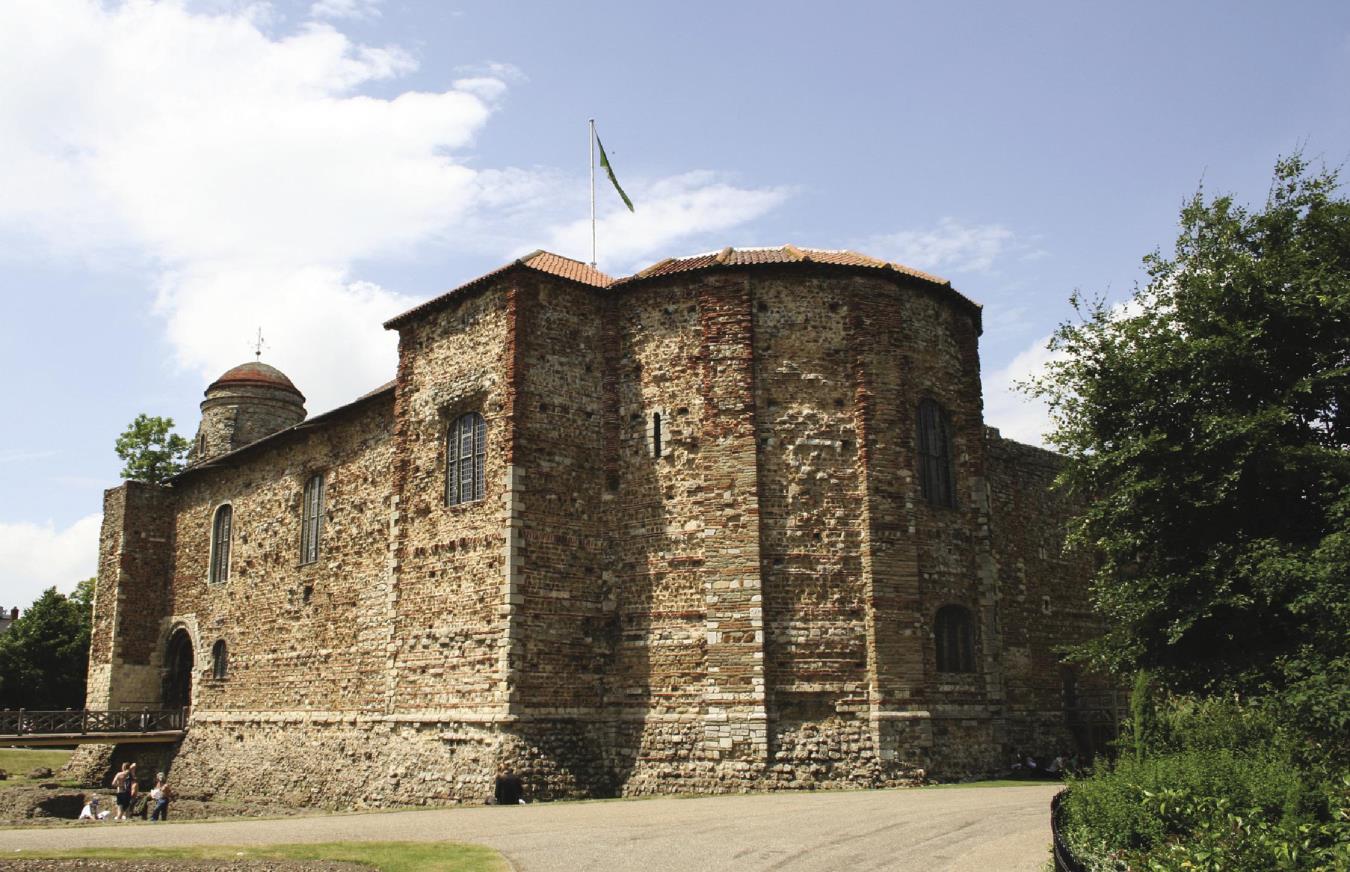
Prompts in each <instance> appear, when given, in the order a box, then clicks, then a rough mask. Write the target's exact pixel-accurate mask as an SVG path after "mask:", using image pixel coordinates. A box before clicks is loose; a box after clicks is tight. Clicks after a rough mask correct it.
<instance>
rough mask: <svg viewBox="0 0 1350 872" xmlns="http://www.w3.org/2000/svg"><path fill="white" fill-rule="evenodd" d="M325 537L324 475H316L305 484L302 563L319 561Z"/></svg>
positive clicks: (301, 522) (301, 539) (301, 510)
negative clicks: (321, 541)
mask: <svg viewBox="0 0 1350 872" xmlns="http://www.w3.org/2000/svg"><path fill="white" fill-rule="evenodd" d="M322 535H323V473H322V472H320V473H315V474H314V475H312V476H310V479H309V481H307V482H305V493H304V498H303V501H302V505H301V509H300V562H301V563H313V562H314V561H316V560H318V559H319V539H320V537H321V536H322Z"/></svg>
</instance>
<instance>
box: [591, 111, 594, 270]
mask: <svg viewBox="0 0 1350 872" xmlns="http://www.w3.org/2000/svg"><path fill="white" fill-rule="evenodd" d="M590 146H591V269H595V119H594V118H592V119H591V142H590Z"/></svg>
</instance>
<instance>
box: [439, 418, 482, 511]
mask: <svg viewBox="0 0 1350 872" xmlns="http://www.w3.org/2000/svg"><path fill="white" fill-rule="evenodd" d="M445 455H446V464H445V504H446V505H447V506H457V505H460V504H461V503H471V502H474V501H476V500H481V499H482V498H483V493H484V465H485V460H486V458H487V422H486V421H485V420H483V416H482V415H480V414H478V413H477V412H469V413H468V414H466V415H460V416H459V417H458V418H456V419H455V420H454V422H453V423H452V424H451V425H450V429H449V430H448V431H447V433H446V438H445Z"/></svg>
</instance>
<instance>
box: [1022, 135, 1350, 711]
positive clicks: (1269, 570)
mask: <svg viewBox="0 0 1350 872" xmlns="http://www.w3.org/2000/svg"><path fill="white" fill-rule="evenodd" d="M1145 265H1146V267H1147V270H1148V275H1149V280H1148V282H1147V283H1146V285H1145V286H1144V287H1142V288H1139V289H1137V290H1136V292H1135V294H1134V297H1133V299H1132V300H1131V301H1130V302H1129V303H1127V304H1126V305H1124V306H1121V307H1116V308H1112V307H1109V306H1107V305H1106V304H1105V303H1104V302H1103V301H1101V300H1097V301H1095V302H1093V301H1084V300H1083V299H1081V298H1079V297H1078V296H1077V295H1075V298H1074V301H1073V302H1074V305H1075V307H1076V309H1077V311H1078V315H1079V317H1078V318H1077V319H1076V320H1074V321H1072V322H1068V323H1065V324H1063V325H1061V326H1060V328H1059V329H1058V331H1057V332H1056V334H1055V336H1054V338H1053V340H1052V349H1053V350H1054V351H1056V352H1059V355H1060V356H1059V357H1058V359H1057V360H1056V362H1054V363H1052V364H1051V365H1050V367H1049V368H1048V370H1047V373H1046V375H1044V376H1043V377H1042V378H1040V379H1038V380H1036V381H1034V382H1033V383H1032V385H1031V386H1030V389H1031V390H1032V392H1033V393H1035V394H1038V395H1039V396H1041V397H1043V398H1045V399H1046V400H1047V401H1048V402H1049V405H1050V408H1051V413H1052V417H1053V422H1054V429H1053V432H1052V434H1051V436H1050V440H1051V442H1052V443H1053V444H1054V445H1055V446H1056V447H1057V448H1058V449H1060V450H1061V451H1062V452H1063V453H1064V454H1065V455H1066V456H1067V458H1068V464H1067V466H1066V468H1065V471H1064V473H1063V474H1062V476H1061V484H1062V485H1064V486H1067V487H1068V488H1069V489H1071V490H1072V491H1073V492H1075V493H1077V494H1079V495H1082V496H1083V497H1084V498H1085V499H1084V501H1083V505H1084V509H1083V511H1082V514H1081V516H1080V517H1079V519H1078V522H1077V524H1076V526H1075V528H1074V530H1073V533H1072V535H1071V542H1073V543H1076V544H1077V545H1079V546H1083V547H1087V548H1090V549H1092V550H1093V551H1095V552H1096V553H1098V554H1099V555H1100V562H1099V564H1098V566H1099V568H1098V571H1097V573H1096V576H1095V579H1094V582H1093V597H1094V600H1095V603H1096V605H1097V607H1098V609H1099V610H1100V612H1101V613H1102V615H1103V616H1104V617H1105V618H1106V626H1107V627H1108V629H1107V631H1106V633H1105V635H1104V636H1103V637H1102V638H1101V639H1099V640H1098V641H1097V642H1095V643H1094V644H1092V645H1091V646H1089V647H1088V648H1087V649H1085V651H1083V652H1080V653H1082V654H1083V656H1085V657H1086V658H1087V659H1090V660H1093V661H1095V662H1097V663H1098V664H1100V665H1105V666H1107V667H1110V668H1113V669H1115V670H1117V671H1120V672H1128V671H1132V670H1137V669H1147V670H1149V671H1150V672H1152V673H1153V674H1154V675H1155V676H1156V677H1157V678H1158V679H1159V680H1161V681H1162V682H1163V683H1164V684H1165V685H1167V686H1169V687H1171V688H1172V689H1175V690H1181V691H1200V692H1213V691H1219V690H1225V691H1236V692H1240V693H1261V692H1263V691H1270V690H1276V691H1279V692H1280V693H1286V694H1289V698H1290V699H1292V700H1294V701H1295V702H1296V703H1297V704H1298V705H1301V706H1303V707H1304V708H1305V709H1306V711H1305V712H1304V714H1305V715H1306V716H1307V717H1309V718H1311V719H1314V720H1318V721H1319V722H1320V725H1321V726H1322V727H1329V728H1331V729H1332V730H1333V731H1335V730H1339V731H1340V732H1341V734H1342V735H1344V734H1345V728H1346V724H1347V719H1348V718H1350V690H1348V689H1350V450H1348V449H1350V201H1347V199H1346V198H1345V197H1344V196H1342V195H1341V193H1340V189H1339V185H1338V181H1337V177H1336V173H1335V172H1334V171H1326V170H1323V171H1313V170H1311V169H1310V168H1309V166H1308V165H1307V163H1306V161H1305V160H1304V159H1303V158H1302V157H1301V156H1298V155H1296V156H1294V157H1292V158H1288V159H1285V160H1282V161H1280V162H1279V163H1278V164H1277V165H1276V169H1275V175H1274V181H1273V184H1272V186H1271V189H1270V193H1269V195H1268V198H1267V201H1266V204H1265V207H1264V208H1263V209H1260V210H1249V209H1247V208H1244V207H1242V206H1240V205H1238V204H1236V203H1234V202H1233V200H1232V198H1231V197H1217V198H1213V199H1206V197H1205V196H1204V192H1203V191H1202V192H1200V193H1198V194H1197V195H1196V196H1195V197H1194V198H1193V199H1192V200H1191V201H1190V202H1189V203H1187V204H1186V206H1185V207H1184V208H1183V209H1182V212H1181V228H1180V235H1179V237H1178V239H1177V242H1176V247H1175V250H1174V252H1173V253H1172V255H1171V256H1164V255H1163V254H1162V253H1161V252H1155V253H1153V254H1152V255H1150V256H1148V257H1146V258H1145ZM1338 724H1339V726H1338Z"/></svg>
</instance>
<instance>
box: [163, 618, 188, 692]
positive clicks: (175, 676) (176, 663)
mask: <svg viewBox="0 0 1350 872" xmlns="http://www.w3.org/2000/svg"><path fill="white" fill-rule="evenodd" d="M190 705H192V637H191V636H189V635H188V632H187V630H185V629H183V628H182V627H179V628H178V629H177V630H174V631H173V635H172V636H170V637H169V647H168V649H167V650H166V651H165V652H164V707H165V708H187V707H188V706H190Z"/></svg>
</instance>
